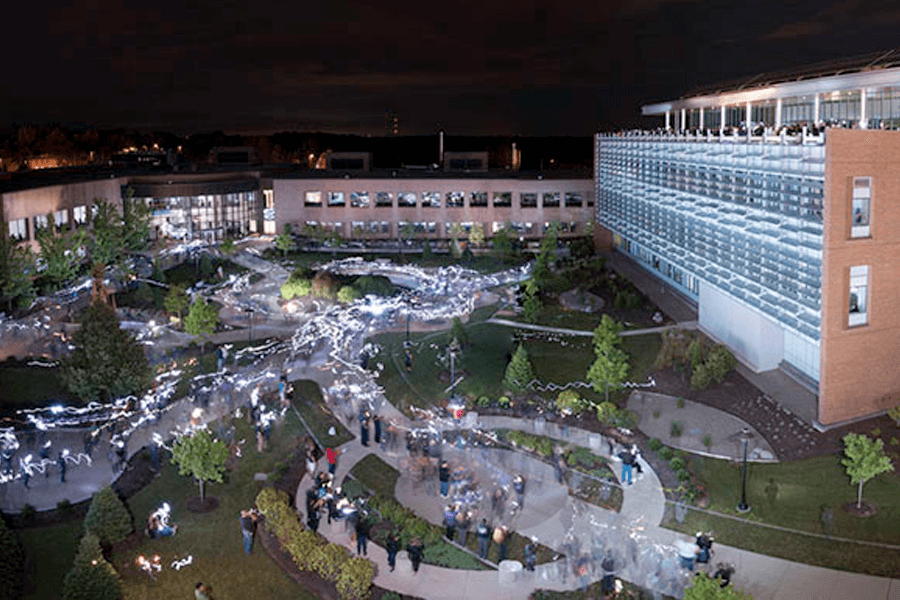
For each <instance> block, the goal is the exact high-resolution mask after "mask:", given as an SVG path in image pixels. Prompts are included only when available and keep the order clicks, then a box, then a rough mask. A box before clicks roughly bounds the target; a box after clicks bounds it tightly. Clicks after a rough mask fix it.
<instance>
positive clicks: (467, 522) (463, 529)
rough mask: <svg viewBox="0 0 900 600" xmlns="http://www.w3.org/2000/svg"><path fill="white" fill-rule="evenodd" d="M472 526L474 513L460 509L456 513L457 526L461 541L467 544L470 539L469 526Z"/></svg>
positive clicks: (464, 544)
mask: <svg viewBox="0 0 900 600" xmlns="http://www.w3.org/2000/svg"><path fill="white" fill-rule="evenodd" d="M471 526H472V513H471V512H466V511H465V510H459V511H458V512H457V515H456V528H457V529H458V530H459V543H460V544H462V545H463V546H466V545H467V543H468V541H469V527H471Z"/></svg>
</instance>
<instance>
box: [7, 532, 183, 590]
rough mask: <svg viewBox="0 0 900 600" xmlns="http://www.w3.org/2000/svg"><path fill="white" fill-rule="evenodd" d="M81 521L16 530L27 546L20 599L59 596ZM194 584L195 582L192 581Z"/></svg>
mask: <svg viewBox="0 0 900 600" xmlns="http://www.w3.org/2000/svg"><path fill="white" fill-rule="evenodd" d="M83 528H84V525H83V524H82V521H68V522H66V523H60V524H58V525H51V526H48V527H34V528H29V529H20V530H18V531H17V532H16V533H18V534H19V538H20V539H21V540H22V545H23V546H24V547H25V549H26V552H27V554H26V556H27V559H28V563H27V564H26V569H25V573H26V579H27V582H26V587H25V595H24V596H23V600H46V599H48V598H58V597H59V595H60V594H61V593H62V583H63V577H65V575H66V573H67V572H68V571H69V569H71V568H72V561H74V560H75V550H76V549H77V548H78V541H79V540H80V539H81V535H82V533H83ZM194 583H196V582H194Z"/></svg>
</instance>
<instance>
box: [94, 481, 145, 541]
mask: <svg viewBox="0 0 900 600" xmlns="http://www.w3.org/2000/svg"><path fill="white" fill-rule="evenodd" d="M84 531H85V533H93V534H94V535H96V536H97V537H98V538H100V543H101V544H114V543H116V542H120V541H122V540H124V539H125V538H127V537H128V535H129V534H130V533H131V532H132V531H134V522H133V520H132V518H131V513H129V512H128V509H127V508H126V507H125V503H124V502H122V500H121V499H120V498H119V496H118V495H117V494H116V493H115V492H114V491H113V490H112V488H111V487H109V486H107V487H105V488H103V489H102V490H100V491H99V492H97V493H96V494H94V498H93V500H91V506H90V508H88V512H87V515H86V516H85V517H84Z"/></svg>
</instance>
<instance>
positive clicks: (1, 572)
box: [0, 518, 25, 600]
mask: <svg viewBox="0 0 900 600" xmlns="http://www.w3.org/2000/svg"><path fill="white" fill-rule="evenodd" d="M24 577H25V553H24V552H23V550H22V544H21V542H20V541H19V538H18V537H17V536H16V534H15V533H14V532H12V531H10V530H9V528H7V527H6V522H5V521H4V520H3V519H2V518H0V600H14V599H15V598H19V597H20V593H21V591H22V582H23V580H24Z"/></svg>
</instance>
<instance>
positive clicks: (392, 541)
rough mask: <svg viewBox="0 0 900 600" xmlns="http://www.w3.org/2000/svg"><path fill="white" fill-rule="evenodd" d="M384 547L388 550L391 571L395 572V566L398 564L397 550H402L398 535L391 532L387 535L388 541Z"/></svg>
mask: <svg viewBox="0 0 900 600" xmlns="http://www.w3.org/2000/svg"><path fill="white" fill-rule="evenodd" d="M384 548H385V550H387V555H388V557H387V558H388V566H389V567H390V568H391V572H393V571H394V567H396V566H397V551H398V550H400V540H398V539H397V536H396V535H394V534H393V533H391V534H389V535H388V537H387V543H385V545H384Z"/></svg>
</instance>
